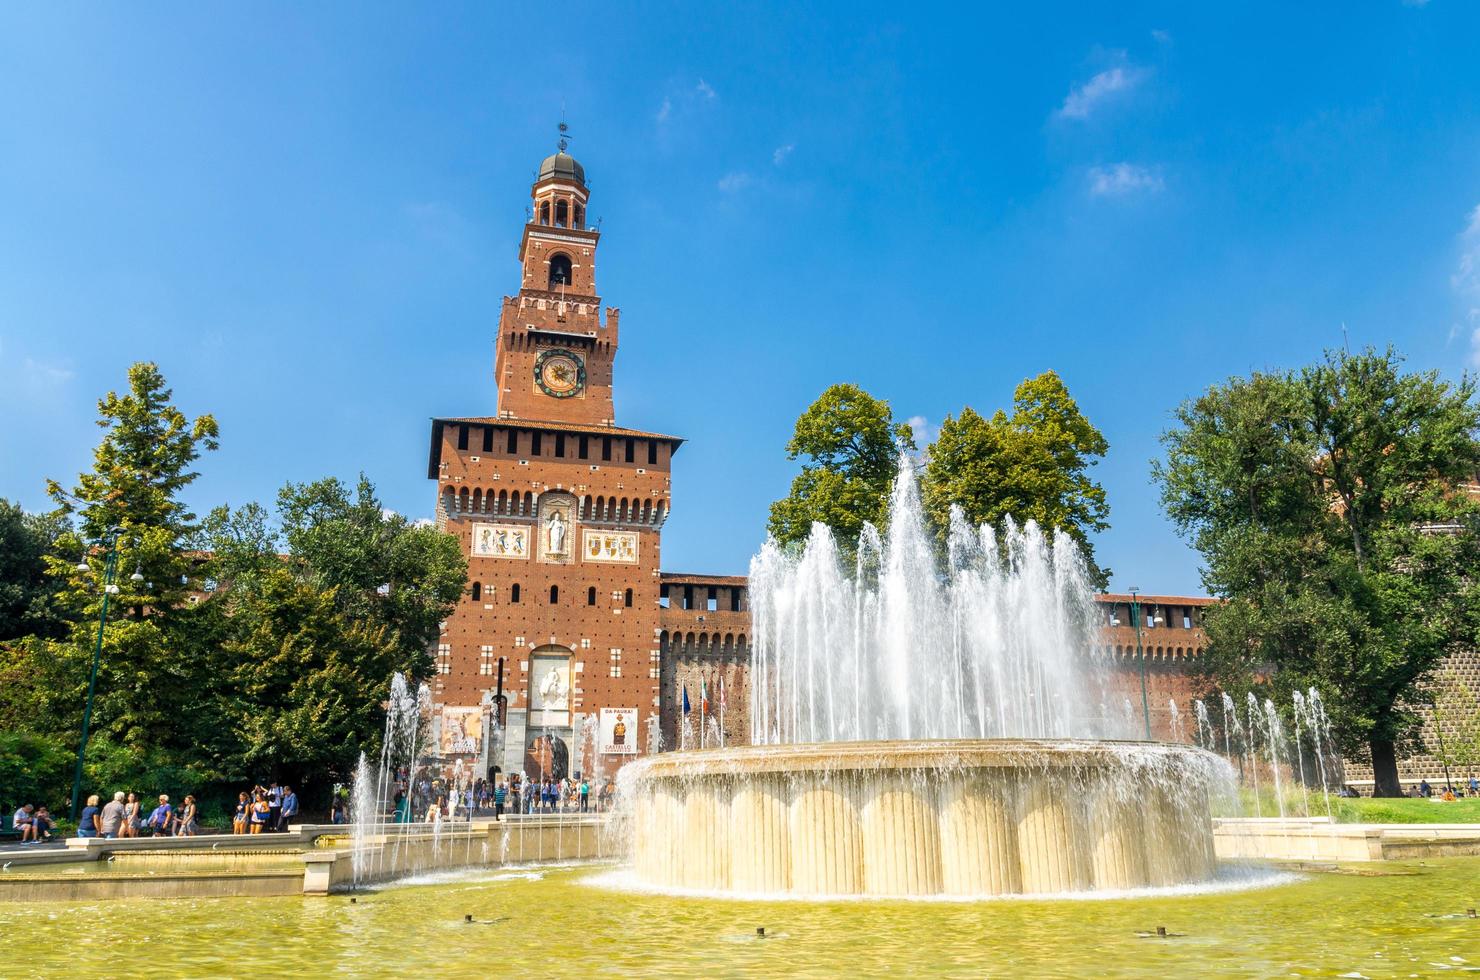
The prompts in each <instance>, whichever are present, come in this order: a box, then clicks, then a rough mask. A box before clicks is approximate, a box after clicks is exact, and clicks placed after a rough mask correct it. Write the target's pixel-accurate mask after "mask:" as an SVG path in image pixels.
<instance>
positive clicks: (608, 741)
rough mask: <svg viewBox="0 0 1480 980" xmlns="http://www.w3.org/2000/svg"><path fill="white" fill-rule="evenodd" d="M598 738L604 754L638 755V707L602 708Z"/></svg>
mask: <svg viewBox="0 0 1480 980" xmlns="http://www.w3.org/2000/svg"><path fill="white" fill-rule="evenodd" d="M597 738H598V741H599V742H600V743H601V753H602V754H603V755H636V754H637V709H636V708H602V709H601V727H600V729H599V730H598V734H597Z"/></svg>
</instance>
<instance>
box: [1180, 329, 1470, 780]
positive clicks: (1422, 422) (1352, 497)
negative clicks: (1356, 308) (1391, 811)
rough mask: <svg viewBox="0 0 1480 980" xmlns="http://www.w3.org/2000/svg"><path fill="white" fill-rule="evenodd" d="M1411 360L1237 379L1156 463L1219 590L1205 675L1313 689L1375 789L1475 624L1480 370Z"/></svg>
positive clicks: (1361, 358)
mask: <svg viewBox="0 0 1480 980" xmlns="http://www.w3.org/2000/svg"><path fill="white" fill-rule="evenodd" d="M1400 365H1401V359H1400V358H1399V357H1398V356H1397V355H1396V354H1394V353H1393V352H1392V351H1387V352H1376V351H1373V350H1366V351H1363V352H1361V353H1360V354H1357V355H1346V354H1341V353H1330V354H1328V355H1327V356H1326V358H1325V359H1324V360H1323V361H1322V362H1320V363H1318V364H1315V365H1312V366H1310V367H1307V368H1304V369H1302V370H1299V371H1294V372H1286V373H1276V374H1255V375H1253V376H1252V377H1250V378H1247V379H1244V378H1234V379H1231V380H1229V381H1228V382H1227V383H1226V384H1223V385H1217V386H1214V387H1213V388H1210V389H1209V390H1208V391H1207V392H1206V393H1205V394H1203V395H1202V396H1201V397H1199V398H1197V399H1194V400H1192V401H1189V402H1187V403H1186V404H1184V405H1182V406H1181V407H1180V408H1179V409H1178V410H1177V413H1176V421H1177V424H1176V426H1175V427H1174V428H1173V429H1171V430H1170V431H1168V432H1167V433H1166V434H1165V435H1164V436H1163V444H1164V445H1165V447H1166V458H1165V460H1162V461H1157V462H1156V463H1154V464H1153V472H1154V474H1155V477H1156V479H1157V481H1158V482H1159V483H1160V485H1161V490H1162V501H1163V503H1164V505H1165V506H1166V509H1167V513H1168V515H1169V516H1170V517H1171V519H1172V520H1173V522H1174V523H1175V524H1176V525H1177V527H1178V528H1179V530H1180V531H1181V532H1182V533H1183V534H1184V535H1185V536H1187V537H1188V538H1189V539H1190V540H1191V541H1192V543H1193V544H1194V545H1195V546H1196V547H1197V549H1198V550H1199V551H1200V552H1201V553H1202V555H1203V559H1204V563H1205V572H1204V583H1205V585H1206V586H1207V587H1208V589H1209V590H1210V591H1212V592H1213V593H1214V594H1215V595H1217V596H1220V597H1222V598H1224V599H1225V600H1226V601H1225V602H1223V603H1221V604H1219V605H1217V606H1214V607H1213V608H1211V609H1210V610H1209V611H1208V613H1207V615H1206V619H1205V625H1206V628H1207V631H1208V638H1209V646H1208V651H1207V657H1206V666H1207V669H1208V672H1209V674H1210V676H1211V678H1212V679H1213V680H1214V681H1216V682H1218V683H1220V684H1222V685H1224V686H1225V687H1228V688H1234V689H1237V688H1239V687H1242V686H1246V685H1250V684H1253V685H1254V686H1256V687H1258V688H1262V689H1265V690H1268V691H1269V692H1270V693H1274V694H1277V695H1279V696H1280V700H1282V701H1283V700H1285V697H1286V696H1287V695H1288V693H1289V691H1291V690H1293V689H1298V688H1303V687H1306V686H1310V685H1314V686H1316V687H1318V688H1319V689H1320V691H1321V694H1322V696H1323V698H1324V700H1325V703H1326V706H1327V709H1328V711H1329V712H1330V713H1331V715H1332V719H1333V722H1334V725H1335V730H1336V732H1337V734H1338V738H1339V739H1340V741H1341V743H1342V748H1343V749H1344V750H1345V751H1347V752H1348V753H1353V752H1357V751H1360V750H1362V749H1365V750H1366V751H1367V752H1368V753H1370V756H1371V760H1372V765H1373V769H1374V772H1375V774H1376V780H1377V791H1378V793H1379V794H1382V795H1394V794H1396V793H1398V792H1399V791H1400V787H1399V785H1398V775H1397V745H1398V744H1399V742H1400V741H1402V740H1405V739H1407V738H1409V737H1411V736H1412V734H1413V733H1414V731H1415V729H1416V721H1417V716H1416V714H1415V710H1414V706H1415V705H1417V704H1420V703H1422V700H1423V699H1422V694H1421V691H1420V686H1421V685H1422V684H1423V683H1424V682H1425V681H1426V680H1427V679H1428V678H1429V677H1430V676H1431V674H1432V671H1433V670H1434V668H1435V666H1436V665H1437V664H1438V663H1439V662H1440V661H1441V660H1442V659H1443V657H1444V656H1445V655H1446V654H1447V653H1449V652H1452V651H1455V650H1458V649H1460V648H1462V647H1464V646H1466V645H1468V644H1473V643H1474V642H1475V641H1476V639H1477V636H1480V591H1477V589H1480V586H1477V581H1476V580H1475V579H1474V578H1473V576H1472V571H1473V569H1474V568H1475V567H1476V565H1477V562H1480V533H1477V532H1480V506H1477V504H1476V502H1475V501H1474V500H1473V499H1472V498H1470V497H1469V496H1468V495H1467V494H1466V493H1465V492H1464V490H1463V485H1464V483H1465V481H1467V480H1469V479H1471V478H1473V476H1474V474H1475V473H1476V470H1477V468H1480V444H1477V442H1476V434H1477V430H1480V408H1477V406H1476V403H1475V391H1476V389H1475V383H1474V381H1473V380H1472V379H1470V378H1468V377H1466V378H1463V379H1462V380H1461V381H1460V382H1458V383H1457V384H1449V383H1446V382H1443V381H1441V380H1439V378H1438V376H1437V374H1436V373H1434V372H1428V373H1420V374H1404V373H1403V372H1402V371H1401V369H1400ZM1270 668H1273V669H1272V670H1271V669H1270Z"/></svg>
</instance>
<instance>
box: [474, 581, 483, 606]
mask: <svg viewBox="0 0 1480 980" xmlns="http://www.w3.org/2000/svg"><path fill="white" fill-rule="evenodd" d="M473 601H474V602H482V601H483V583H482V582H474V583H473Z"/></svg>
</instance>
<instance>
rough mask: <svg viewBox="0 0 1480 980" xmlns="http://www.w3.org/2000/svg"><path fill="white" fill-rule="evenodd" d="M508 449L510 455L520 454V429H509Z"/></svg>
mask: <svg viewBox="0 0 1480 980" xmlns="http://www.w3.org/2000/svg"><path fill="white" fill-rule="evenodd" d="M508 451H509V454H510V455H515V456H517V455H518V454H519V430H518V429H510V430H509V449H508Z"/></svg>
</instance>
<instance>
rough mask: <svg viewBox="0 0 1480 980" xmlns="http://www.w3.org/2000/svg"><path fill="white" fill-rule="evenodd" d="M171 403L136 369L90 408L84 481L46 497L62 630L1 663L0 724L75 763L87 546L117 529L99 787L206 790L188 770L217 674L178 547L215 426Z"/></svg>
mask: <svg viewBox="0 0 1480 980" xmlns="http://www.w3.org/2000/svg"><path fill="white" fill-rule="evenodd" d="M171 397H172V395H171V391H170V389H169V388H168V386H167V385H166V383H165V380H164V377H163V375H162V374H161V373H160V371H159V369H158V367H157V366H156V365H154V364H149V363H140V364H135V365H133V366H132V367H131V368H129V371H128V389H127V390H126V391H125V392H123V393H122V394H120V393H117V392H110V393H109V394H108V395H107V396H106V397H104V398H103V399H102V400H101V401H100V402H99V403H98V414H99V419H98V425H99V426H100V427H101V428H102V430H103V438H102V440H101V442H100V443H99V445H98V448H97V450H96V452H95V453H94V466H93V469H92V470H91V471H90V472H86V473H83V474H81V476H80V477H79V478H78V481H77V484H76V486H75V487H74V488H73V489H71V490H67V489H65V488H64V487H63V486H62V485H61V484H60V483H59V482H57V481H55V480H52V481H48V483H47V490H48V493H49V494H50V496H51V497H52V499H53V501H54V502H55V504H56V509H55V510H54V511H53V513H52V514H51V517H50V519H51V520H52V521H53V522H55V524H56V526H57V527H58V528H60V529H61V530H60V533H58V534H57V536H56V538H55V540H54V542H53V544H52V547H51V548H50V549H49V553H48V554H47V555H46V558H45V560H46V562H47V565H48V572H49V574H50V575H51V577H52V579H53V581H54V582H55V583H56V584H57V592H56V608H57V609H58V610H59V612H60V614H61V615H62V616H63V617H64V618H65V619H66V621H67V624H68V625H67V629H66V630H65V633H64V635H63V636H61V637H60V638H58V639H55V640H49V639H45V638H33V639H31V640H29V641H28V642H26V643H24V644H18V645H16V646H14V647H12V648H11V649H10V650H9V651H8V652H7V653H6V654H5V655H4V657H3V662H0V675H3V676H5V677H7V678H12V679H14V680H15V681H16V682H17V683H14V684H11V683H7V684H4V685H0V687H4V691H0V717H6V718H9V719H11V720H13V721H15V722H17V723H19V724H20V725H21V726H23V727H24V728H26V729H28V730H31V731H35V732H39V733H43V734H46V735H49V736H51V737H52V738H54V739H56V740H60V741H62V742H64V743H65V744H66V745H67V746H68V747H69V748H71V749H74V750H75V747H76V744H77V739H78V734H79V732H80V727H81V718H82V714H83V708H84V702H85V699H86V691H87V681H88V676H89V672H90V668H91V664H92V658H93V646H94V642H95V640H96V637H97V624H98V613H99V605H100V604H101V601H102V598H103V591H104V590H103V570H104V565H105V554H104V552H105V549H104V548H103V547H101V546H100V542H102V541H103V540H104V539H105V538H106V537H108V535H109V533H110V532H111V531H112V530H114V529H116V530H117V532H118V534H117V548H118V556H119V557H118V561H117V575H116V577H115V582H114V586H115V588H116V589H117V593H116V594H115V595H113V596H112V602H111V605H110V610H109V619H108V626H107V629H106V631H105V633H104V635H103V646H102V657H101V660H100V669H99V672H98V680H97V697H96V707H95V710H94V713H93V718H92V739H91V740H90V741H89V746H88V756H89V762H90V764H91V770H90V772H91V773H92V774H98V773H106V774H107V775H108V776H109V777H110V778H117V777H118V775H119V774H120V773H125V772H134V773H138V772H142V771H146V770H149V769H155V768H158V767H160V766H170V767H173V768H174V769H175V770H176V771H177V772H179V771H188V772H189V778H190V779H193V780H194V779H209V778H212V776H213V772H212V770H210V768H209V767H208V766H203V765H201V766H197V765H196V764H197V763H198V762H200V754H199V748H198V746H199V742H200V736H201V733H202V730H203V729H205V728H207V727H208V726H209V725H210V724H211V720H210V719H209V718H207V717H206V716H205V714H204V713H203V712H201V711H199V710H198V709H199V708H200V706H201V705H202V704H203V698H204V696H205V692H207V691H208V690H209V686H210V681H211V678H212V677H213V676H214V675H215V674H216V673H217V672H216V670H215V665H214V663H213V662H212V659H211V657H210V647H209V646H206V647H202V646H201V644H200V639H201V637H200V634H199V632H198V630H197V629H196V628H195V626H196V624H195V622H194V619H195V616H196V611H195V610H194V608H193V607H192V606H191V604H190V603H189V602H188V601H187V590H186V582H187V579H188V577H189V575H190V573H191V571H192V567H193V559H192V558H191V556H190V555H189V554H188V553H187V552H186V548H185V544H186V542H187V540H188V539H189V538H190V536H191V535H192V534H193V533H194V531H195V517H194V515H193V514H192V513H191V512H190V510H189V508H188V507H187V506H186V505H185V503H184V502H183V500H182V499H181V493H182V491H184V489H185V488H186V487H188V486H189V485H190V484H191V483H192V482H193V481H194V480H195V478H196V475H197V474H196V472H195V470H194V468H193V467H194V463H195V461H196V460H197V459H198V458H199V456H200V454H201V453H202V452H204V451H208V450H212V449H214V448H216V438H217V426H216V422H215V420H214V419H213V418H212V417H211V416H209V415H203V416H200V417H198V418H196V419H194V420H192V419H190V418H188V417H187V416H186V415H185V414H184V413H183V412H181V411H180V409H178V408H177V407H176V406H175V405H174V404H173V403H172V402H171ZM79 560H82V562H83V564H84V566H85V569H86V570H85V571H78V570H77V568H76V567H75V566H77V565H78V563H79ZM135 576H137V579H136V578H135Z"/></svg>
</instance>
